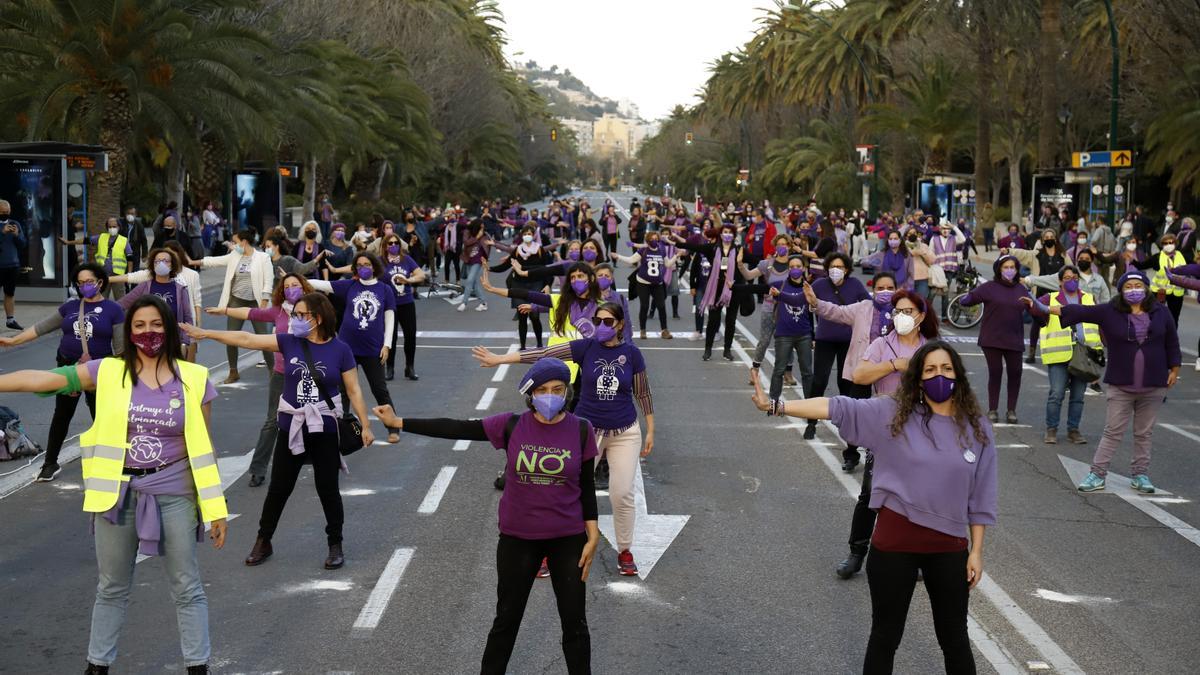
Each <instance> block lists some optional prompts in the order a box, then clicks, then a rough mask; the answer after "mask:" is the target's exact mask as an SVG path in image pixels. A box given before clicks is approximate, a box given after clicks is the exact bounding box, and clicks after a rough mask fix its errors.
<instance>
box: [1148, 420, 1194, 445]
mask: <svg viewBox="0 0 1200 675" xmlns="http://www.w3.org/2000/svg"><path fill="white" fill-rule="evenodd" d="M1158 426H1160V427H1162V428H1164V429H1167V430H1169V431H1174V432H1175V433H1177V434H1179V435H1180V436H1183V437H1184V438H1188V439H1191V440H1193V441H1196V442H1197V443H1200V436H1197V435H1196V434H1193V433H1192V432H1190V431H1184V430H1183V429H1180V428H1179V427H1177V426H1175V425H1174V424H1163V423H1162V422H1159V423H1158Z"/></svg>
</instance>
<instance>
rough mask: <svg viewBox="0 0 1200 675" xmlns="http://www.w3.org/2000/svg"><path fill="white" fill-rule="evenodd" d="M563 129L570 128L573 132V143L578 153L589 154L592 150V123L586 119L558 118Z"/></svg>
mask: <svg viewBox="0 0 1200 675" xmlns="http://www.w3.org/2000/svg"><path fill="white" fill-rule="evenodd" d="M558 121H559V123H560V124H562V125H563V128H564V129H570V130H571V131H572V132H573V133H574V134H575V145H576V146H577V147H578V148H579V154H581V155H590V154H592V152H593V151H594V149H595V148H594V146H593V136H592V123H591V122H589V121H587V120H575V119H559V120H558Z"/></svg>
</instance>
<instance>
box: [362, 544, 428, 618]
mask: <svg viewBox="0 0 1200 675" xmlns="http://www.w3.org/2000/svg"><path fill="white" fill-rule="evenodd" d="M415 553H416V549H414V548H409V547H404V546H401V547H400V548H397V549H396V550H395V552H393V553H392V557H391V559H389V560H388V563H387V566H386V567H384V568H383V573H382V574H380V575H379V581H377V582H375V588H374V589H372V591H371V595H370V596H368V597H367V603H366V604H365V605H363V608H362V611H361V612H359V613H358V618H357V619H356V620H355V621H354V627H353V628H352V630H351V632H350V634H351V636H352V637H356V638H365V637H370V636H371V634H372V633H374V632H375V627H376V626H378V625H379V621H380V619H382V618H383V614H384V612H386V611H387V607H388V603H389V602H391V600H392V595H393V594H394V593H395V592H396V586H398V585H400V577H402V576H404V571H405V570H406V569H408V564H409V563H411V562H412V559H413V555H414V554H415Z"/></svg>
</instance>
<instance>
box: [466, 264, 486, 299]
mask: <svg viewBox="0 0 1200 675" xmlns="http://www.w3.org/2000/svg"><path fill="white" fill-rule="evenodd" d="M482 273H483V265H480V264H475V265H467V281H466V283H464V284H463V302H466V301H467V300H470V299H471V294H472V293H474V294H475V297H476V298H478V299H479V301H480V302H482V303H485V304H486V303H487V296H485V295H484V294H483V281H481V279H480V275H481V274H482Z"/></svg>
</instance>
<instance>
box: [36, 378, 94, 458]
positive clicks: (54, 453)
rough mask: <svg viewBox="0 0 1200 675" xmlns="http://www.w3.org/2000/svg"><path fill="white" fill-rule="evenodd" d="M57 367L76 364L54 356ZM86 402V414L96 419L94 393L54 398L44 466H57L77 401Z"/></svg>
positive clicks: (86, 392)
mask: <svg viewBox="0 0 1200 675" xmlns="http://www.w3.org/2000/svg"><path fill="white" fill-rule="evenodd" d="M55 361H56V362H57V363H58V365H59V366H69V365H74V364H75V363H77V361H76V360H75V359H64V358H63V356H62V354H57V355H56V356H55ZM80 398H83V399H84V400H85V401H87V407H88V412H90V413H91V414H92V419H96V392H94V391H85V392H83V393H82V394H80V395H78V396H65V395H63V394H59V395H57V396H55V397H54V415H53V416H52V417H51V418H50V433H49V434H48V435H47V436H46V457H45V459H44V460H43V463H44V464H45V465H46V466H54V465H57V464H58V453H60V452H62V446H63V442H64V441H66V440H67V431H68V430H70V428H71V419H72V418H74V417H75V410H76V408H77V407H78V406H79V399H80Z"/></svg>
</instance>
